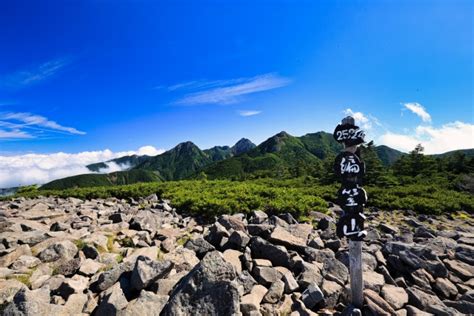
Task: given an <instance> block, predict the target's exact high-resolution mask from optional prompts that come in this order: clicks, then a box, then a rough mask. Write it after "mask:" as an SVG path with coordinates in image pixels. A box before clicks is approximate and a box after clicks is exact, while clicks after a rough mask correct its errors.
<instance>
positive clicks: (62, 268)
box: [56, 258, 81, 276]
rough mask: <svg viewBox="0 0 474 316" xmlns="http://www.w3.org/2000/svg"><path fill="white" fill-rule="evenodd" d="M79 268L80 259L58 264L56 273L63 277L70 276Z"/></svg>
mask: <svg viewBox="0 0 474 316" xmlns="http://www.w3.org/2000/svg"><path fill="white" fill-rule="evenodd" d="M80 267H81V259H80V258H75V259H71V260H68V261H65V262H63V263H61V264H59V265H58V266H57V267H56V273H58V274H62V275H64V276H72V275H73V274H75V273H76V272H77V271H78V270H79V268H80Z"/></svg>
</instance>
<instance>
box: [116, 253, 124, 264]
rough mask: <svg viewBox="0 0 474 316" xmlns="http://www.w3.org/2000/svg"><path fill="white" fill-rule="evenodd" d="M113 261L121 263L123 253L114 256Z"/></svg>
mask: <svg viewBox="0 0 474 316" xmlns="http://www.w3.org/2000/svg"><path fill="white" fill-rule="evenodd" d="M115 261H117V263H122V262H123V255H122V254H121V253H119V254H118V255H117V256H116V257H115Z"/></svg>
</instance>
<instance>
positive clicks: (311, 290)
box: [301, 284, 324, 309]
mask: <svg viewBox="0 0 474 316" xmlns="http://www.w3.org/2000/svg"><path fill="white" fill-rule="evenodd" d="M323 299H324V294H323V291H321V289H320V288H319V287H318V286H317V285H316V284H310V285H309V286H308V287H307V288H306V290H304V292H303V294H302V296H301V300H302V301H303V303H304V305H305V306H306V307H308V308H310V309H312V308H314V307H315V306H316V304H318V303H319V302H321V301H322V300H323Z"/></svg>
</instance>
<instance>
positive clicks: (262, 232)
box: [247, 224, 274, 238]
mask: <svg viewBox="0 0 474 316" xmlns="http://www.w3.org/2000/svg"><path fill="white" fill-rule="evenodd" d="M273 228H274V226H273V225H270V224H249V225H247V231H248V232H249V234H250V235H252V236H260V237H263V238H268V236H270V234H271V233H272V230H273Z"/></svg>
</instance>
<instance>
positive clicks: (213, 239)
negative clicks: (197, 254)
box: [205, 222, 230, 248]
mask: <svg viewBox="0 0 474 316" xmlns="http://www.w3.org/2000/svg"><path fill="white" fill-rule="evenodd" d="M229 237H230V234H229V232H228V231H227V229H226V228H225V227H224V226H222V224H220V223H219V222H215V223H214V224H213V225H212V226H211V227H209V233H208V234H207V236H206V237H205V239H206V240H207V241H208V242H209V243H211V244H212V245H213V246H215V247H217V248H220V247H221V242H222V240H223V239H224V238H227V239H228V238H229Z"/></svg>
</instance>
